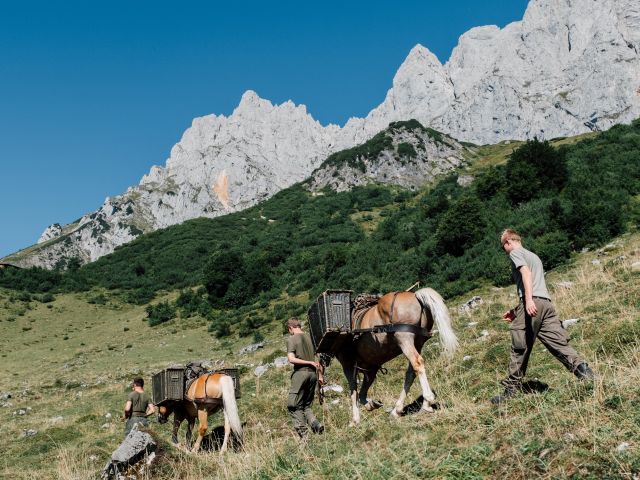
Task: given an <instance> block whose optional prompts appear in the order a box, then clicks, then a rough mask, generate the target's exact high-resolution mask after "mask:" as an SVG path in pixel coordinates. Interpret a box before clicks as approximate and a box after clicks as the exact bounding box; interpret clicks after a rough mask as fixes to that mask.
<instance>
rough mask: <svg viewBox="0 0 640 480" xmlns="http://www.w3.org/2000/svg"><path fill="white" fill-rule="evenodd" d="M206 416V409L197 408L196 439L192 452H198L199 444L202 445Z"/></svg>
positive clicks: (205, 429) (205, 428)
mask: <svg viewBox="0 0 640 480" xmlns="http://www.w3.org/2000/svg"><path fill="white" fill-rule="evenodd" d="M207 422H208V414H207V409H206V408H205V407H199V408H198V439H197V440H196V443H195V445H194V446H193V451H194V452H197V451H198V450H200V444H201V443H202V439H203V438H204V435H205V433H207V427H208V424H207Z"/></svg>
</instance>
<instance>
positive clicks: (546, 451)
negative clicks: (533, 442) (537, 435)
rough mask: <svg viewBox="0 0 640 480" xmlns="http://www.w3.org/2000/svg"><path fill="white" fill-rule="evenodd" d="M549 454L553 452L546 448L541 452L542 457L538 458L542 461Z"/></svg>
mask: <svg viewBox="0 0 640 480" xmlns="http://www.w3.org/2000/svg"><path fill="white" fill-rule="evenodd" d="M549 452H551V449H550V448H545V449H544V450H542V452H540V455H539V456H538V458H539V459H541V460H542V459H543V458H544V457H546V456H547V455H549Z"/></svg>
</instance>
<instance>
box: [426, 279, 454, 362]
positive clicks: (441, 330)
mask: <svg viewBox="0 0 640 480" xmlns="http://www.w3.org/2000/svg"><path fill="white" fill-rule="evenodd" d="M416 298H417V299H418V301H419V302H420V304H421V305H422V308H425V307H428V308H429V310H430V311H431V315H432V316H433V318H434V320H435V322H436V326H437V327H438V336H439V337H440V345H441V346H442V351H443V352H444V354H445V355H446V356H447V357H451V356H453V353H454V352H455V351H456V349H457V348H458V337H456V334H455V332H454V331H453V328H451V319H450V318H449V310H448V309H447V306H446V305H445V303H444V300H443V299H442V297H441V296H440V294H439V293H438V292H436V291H435V290H434V289H432V288H421V289H420V290H418V291H417V292H416Z"/></svg>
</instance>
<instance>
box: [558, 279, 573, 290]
mask: <svg viewBox="0 0 640 480" xmlns="http://www.w3.org/2000/svg"><path fill="white" fill-rule="evenodd" d="M556 287H558V288H566V289H567V290H570V289H572V288H573V282H569V281H565V282H558V283H556Z"/></svg>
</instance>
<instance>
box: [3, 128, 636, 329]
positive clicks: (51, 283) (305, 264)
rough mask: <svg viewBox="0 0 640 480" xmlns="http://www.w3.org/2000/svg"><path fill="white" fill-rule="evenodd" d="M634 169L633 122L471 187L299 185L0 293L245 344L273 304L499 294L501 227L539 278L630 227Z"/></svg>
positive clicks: (514, 162)
mask: <svg viewBox="0 0 640 480" xmlns="http://www.w3.org/2000/svg"><path fill="white" fill-rule="evenodd" d="M416 123H417V122H416ZM395 126H396V127H399V126H401V125H395ZM392 127H394V125H392ZM374 143H375V142H374ZM639 155H640V121H636V122H634V123H633V124H632V125H629V126H622V125H621V126H616V127H614V128H612V129H611V130H609V131H607V132H604V133H602V134H600V135H598V136H597V137H593V138H589V139H585V140H582V141H580V142H578V143H576V144H569V145H567V144H564V145H561V146H559V147H558V148H556V147H554V146H553V145H551V144H550V143H549V142H547V141H544V142H543V141H538V140H532V141H528V142H526V143H524V144H522V145H521V146H520V147H519V148H517V149H515V150H514V151H513V153H511V154H510V155H509V156H508V158H507V160H506V162H504V163H502V164H492V165H491V166H489V167H488V168H484V169H482V170H479V171H478V172H477V174H476V178H475V180H474V181H473V182H472V183H471V184H470V185H468V186H461V185H459V183H458V182H457V178H458V175H457V174H453V175H450V176H448V177H446V178H443V179H442V180H441V181H440V182H438V183H437V184H436V185H434V186H432V187H429V188H427V189H424V190H422V191H420V192H417V193H414V192H409V191H404V190H402V189H399V188H393V187H388V186H381V185H369V186H366V187H359V188H355V189H353V190H352V191H348V192H342V193H335V192H333V191H331V190H328V189H325V190H324V191H323V192H321V194H320V195H317V194H312V193H310V192H309V191H307V190H306V189H305V188H304V185H303V184H297V185H295V186H293V187H290V188H288V189H286V190H283V191H281V192H280V193H278V194H277V195H275V196H274V197H273V198H271V199H270V200H268V201H266V202H264V203H263V204H260V205H258V206H256V207H253V208H251V209H248V210H245V211H243V212H239V213H234V214H230V215H227V216H224V217H220V218H216V219H196V220H192V221H188V222H185V223H184V224H182V225H176V226H172V227H169V228H167V229H164V230H159V231H156V232H153V233H150V234H148V235H144V236H142V237H140V238H138V239H136V240H135V241H133V242H131V243H130V244H127V245H124V246H122V247H120V248H118V249H117V250H116V251H115V252H114V253H113V254H111V255H108V256H105V257H103V258H101V259H99V260H98V261H96V262H94V263H91V264H88V265H86V266H83V267H81V268H80V267H79V265H73V266H72V268H69V269H67V270H66V271H46V270H42V269H38V268H33V269H26V270H14V269H9V270H4V271H2V272H1V273H0V285H1V286H4V287H6V288H12V289H14V290H19V291H23V292H27V293H37V294H43V293H49V294H53V293H58V292H71V291H83V290H87V289H90V288H94V287H103V288H106V289H108V290H110V291H112V292H117V293H119V294H120V295H121V296H122V297H123V298H124V299H125V300H126V301H128V302H130V303H134V304H146V303H148V302H149V301H150V300H152V299H153V298H154V297H155V295H156V294H157V292H159V291H161V290H175V289H187V290H185V292H184V294H183V295H187V296H196V297H197V298H196V299H193V298H189V299H183V300H181V302H182V303H181V304H180V305H178V309H179V310H181V311H183V314H185V315H189V314H191V312H192V311H193V308H194V307H193V305H194V304H197V305H198V307H197V310H198V311H199V312H200V313H201V314H203V315H204V316H206V317H207V318H209V320H210V322H211V328H212V329H213V330H215V331H217V332H218V333H220V334H228V333H229V332H230V331H232V328H231V327H230V325H235V327H234V328H236V329H237V330H238V333H239V334H241V335H246V334H249V333H251V332H253V331H254V330H255V329H256V328H257V327H259V326H261V325H264V324H265V323H268V322H269V321H270V320H271V319H272V318H274V314H275V312H274V311H273V306H271V307H269V308H267V306H268V305H270V302H271V301H273V300H279V302H280V304H281V305H285V306H286V307H283V306H281V307H279V308H280V309H284V311H282V312H279V313H283V314H287V315H289V314H300V313H302V312H303V311H304V310H305V308H306V306H305V305H302V304H299V303H297V302H296V301H294V300H287V299H292V298H295V297H296V296H298V295H299V294H301V293H308V294H309V296H311V297H314V296H315V295H317V294H319V293H320V292H322V291H323V290H326V289H330V288H342V289H345V288H346V289H352V290H354V291H356V292H361V291H367V292H385V291H391V290H396V289H398V288H406V287H408V286H410V285H412V284H413V283H414V282H416V281H418V280H421V281H422V282H425V283H426V284H428V285H430V286H432V287H434V288H436V289H437V290H439V291H440V292H442V294H443V295H444V296H445V297H451V296H454V295H461V294H463V293H465V292H468V291H470V290H472V289H474V288H477V287H479V286H481V285H483V284H488V283H490V284H495V285H498V286H502V285H506V284H507V283H508V282H509V276H508V275H509V269H508V268H507V260H506V258H505V257H504V255H503V254H502V252H501V251H500V249H499V248H498V246H497V244H496V238H497V236H498V234H499V232H500V231H501V230H502V229H503V228H505V227H506V226H511V227H514V228H516V229H517V230H519V231H522V232H523V233H524V234H525V237H526V240H527V242H528V244H529V245H530V246H531V247H532V249H533V250H535V251H536V252H538V254H539V255H540V257H541V258H542V260H543V262H544V264H545V266H546V268H548V269H549V268H554V267H556V266H558V265H561V264H562V263H563V262H565V261H566V260H567V259H568V258H569V257H570V255H571V252H572V251H576V250H580V249H582V248H589V247H594V246H597V245H600V244H602V243H603V242H606V241H607V240H609V239H610V238H612V237H614V236H616V235H619V234H620V233H622V232H623V231H624V230H625V228H626V226H628V225H635V224H637V220H638V217H639V215H640V208H639V206H638V200H637V195H638V194H640V162H639V161H638V158H639ZM197 286H201V288H200V289H199V290H196V291H191V290H189V289H191V288H192V287H197ZM256 308H258V311H259V313H257V314H256V313H255V311H256ZM189 309H191V310H189ZM161 317H162V318H164V317H166V315H165V316H161ZM153 318H155V319H154V320H152V321H153V322H154V323H158V322H159V320H158V319H157V318H156V317H153ZM150 319H151V317H150Z"/></svg>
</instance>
